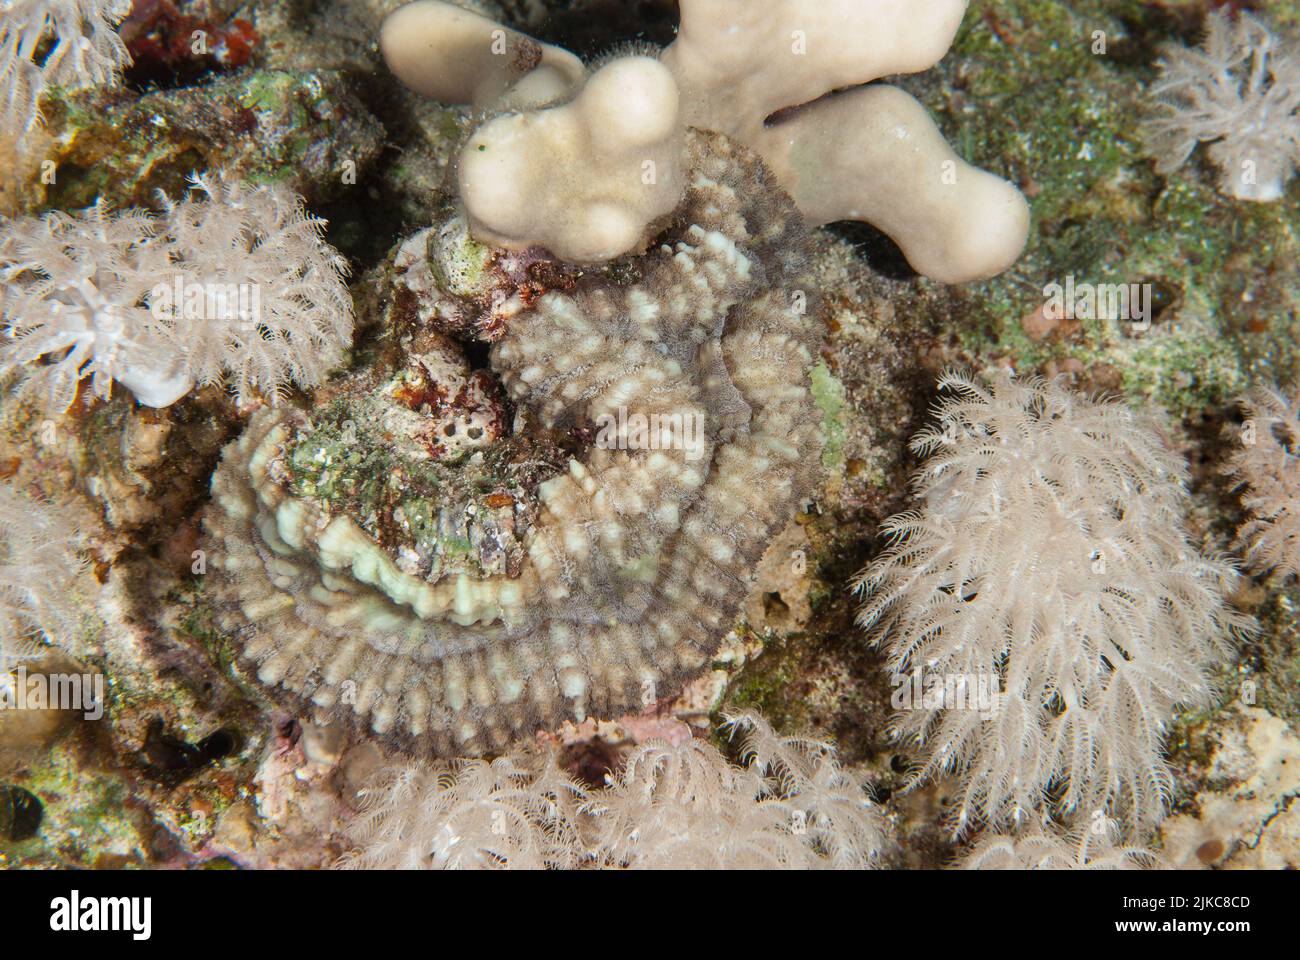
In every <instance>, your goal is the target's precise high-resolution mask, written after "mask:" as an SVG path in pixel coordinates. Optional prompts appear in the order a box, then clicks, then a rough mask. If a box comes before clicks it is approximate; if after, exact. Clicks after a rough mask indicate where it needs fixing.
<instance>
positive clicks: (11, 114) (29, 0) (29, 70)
mask: <svg viewBox="0 0 1300 960" xmlns="http://www.w3.org/2000/svg"><path fill="white" fill-rule="evenodd" d="M130 10H131V0H0V133H8V134H14V135H17V134H22V133H24V132H26V131H27V130H30V129H31V128H32V127H33V126H35V125H36V124H37V123H38V122H39V121H40V116H41V114H40V99H41V94H42V93H44V92H45V90H46V89H47V88H49V87H62V88H64V89H67V90H79V89H83V88H85V87H94V86H110V85H112V84H113V83H115V82H116V81H117V78H118V75H119V74H120V73H121V71H122V69H123V68H124V67H126V66H128V65H129V64H130V63H131V57H130V54H128V53H127V50H126V44H124V43H123V42H122V38H121V37H119V36H118V35H117V31H116V29H115V24H116V23H117V22H118V21H120V20H121V19H122V18H123V17H125V16H126V15H127V13H128V12H129V11H130ZM47 41H48V47H47Z"/></svg>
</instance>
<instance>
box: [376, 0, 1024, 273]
mask: <svg viewBox="0 0 1300 960" xmlns="http://www.w3.org/2000/svg"><path fill="white" fill-rule="evenodd" d="M681 7H682V22H681V28H680V30H679V32H678V37H677V39H676V40H675V41H674V42H673V43H672V44H671V45H670V46H669V47H668V48H666V49H665V50H664V51H663V52H662V54H661V56H660V61H661V63H662V64H663V67H664V68H666V69H663V70H655V69H654V67H653V66H652V64H651V61H650V58H649V57H647V56H644V55H637V56H628V57H621V58H616V59H615V60H613V61H611V62H610V63H609V64H607V65H606V66H605V67H604V68H602V69H601V70H599V71H597V72H596V73H595V74H594V75H592V76H591V78H590V79H589V80H587V81H586V86H583V82H582V81H583V76H582V74H581V73H580V72H577V71H575V70H574V67H573V64H572V63H570V62H568V61H563V60H562V59H560V58H559V56H558V54H557V53H556V52H555V51H554V50H553V48H543V47H542V46H541V45H540V44H537V43H536V42H532V43H531V46H530V45H529V42H528V41H527V39H526V38H520V37H519V35H517V34H514V33H512V32H508V31H506V30H505V29H504V28H503V27H501V26H500V25H498V24H495V23H493V22H492V21H490V20H487V19H485V18H482V17H478V16H477V15H469V14H467V13H466V12H465V11H462V10H460V9H459V8H457V7H455V6H453V5H452V4H449V3H442V2H438V0H419V2H417V3H412V4H409V5H407V6H406V7H403V8H402V9H400V10H398V11H397V12H395V13H394V14H392V15H391V16H390V17H389V18H388V20H387V21H386V22H385V25H384V28H383V32H382V36H381V46H382V47H383V50H384V53H385V57H386V59H387V61H388V63H389V66H390V67H391V68H392V69H393V71H394V73H396V74H397V76H398V77H399V78H400V79H401V80H402V81H403V82H404V83H406V84H407V85H408V86H410V87H411V88H412V89H415V90H417V91H420V92H424V93H428V94H429V95H433V96H437V97H439V98H440V99H443V100H445V101H447V102H458V103H473V104H474V105H476V106H480V107H483V106H491V107H492V108H493V109H495V110H504V111H508V113H507V114H506V115H505V116H502V117H498V118H496V119H493V120H490V121H489V122H488V123H486V124H484V125H483V126H482V127H481V128H480V129H479V130H478V131H477V132H476V134H475V136H474V137H473V138H471V140H470V142H469V143H468V144H467V145H466V147H465V149H464V151H463V152H462V155H461V162H460V167H459V171H460V172H459V193H460V197H461V200H462V201H463V202H464V204H465V207H466V209H467V210H468V212H469V214H470V220H471V225H472V226H473V227H474V229H475V236H476V237H477V238H479V239H484V240H487V241H489V242H495V243H503V242H505V243H508V244H510V245H512V246H515V247H516V248H520V249H522V248H525V247H527V246H528V245H530V244H532V243H541V244H543V245H547V246H549V247H550V249H551V250H552V252H553V253H555V254H556V255H557V256H561V257H569V258H571V259H578V260H586V261H602V260H607V259H610V258H611V257H615V256H619V255H621V254H624V253H627V252H628V251H631V250H634V249H638V248H640V247H641V246H643V245H644V244H645V243H647V242H648V241H650V240H651V239H653V237H654V234H655V233H656V232H657V230H658V229H660V228H661V227H662V223H661V222H660V221H661V218H662V217H663V216H664V215H665V214H666V213H667V212H668V211H669V210H671V208H672V206H673V202H674V200H675V199H676V197H677V196H680V184H679V182H678V178H677V177H676V176H675V174H676V172H677V170H678V166H679V164H678V163H677V162H675V161H674V159H673V158H674V154H675V153H677V152H679V149H680V148H679V147H678V146H677V144H678V143H679V142H680V137H675V136H673V135H672V134H673V129H674V128H675V127H680V125H682V124H686V125H688V126H693V127H697V128H701V129H707V130H712V131H717V132H721V133H725V134H726V135H728V136H730V137H732V138H735V139H738V140H740V141H741V142H743V143H745V144H746V145H747V146H749V147H751V148H752V149H754V150H756V151H757V152H758V153H759V155H760V156H761V157H762V158H763V160H764V162H765V163H766V164H767V165H768V167H769V168H770V169H771V170H772V171H773V172H774V173H775V175H776V177H777V178H778V179H779V180H780V182H781V184H782V186H783V187H784V188H785V189H786V190H788V191H789V192H790V193H791V195H792V196H793V197H794V199H795V202H796V204H797V205H798V206H799V208H800V210H801V211H802V212H803V213H804V214H805V215H806V216H807V217H808V218H809V221H810V222H811V223H813V224H814V225H819V224H822V223H827V222H830V221H832V220H838V219H858V220H867V221H869V222H871V223H873V224H875V225H876V226H878V227H879V228H880V229H882V230H884V231H885V232H886V233H888V234H889V235H890V236H891V237H893V238H894V239H895V240H896V241H897V242H898V243H899V245H900V247H901V248H902V249H903V251H904V253H905V254H906V256H907V257H908V260H909V261H910V262H911V263H912V265H913V266H914V267H916V269H917V270H919V271H921V272H923V273H925V274H927V275H929V276H932V277H935V278H936V279H940V280H944V281H946V282H954V283H955V282H963V281H966V280H973V279H977V278H980V277H985V276H990V275H992V274H996V273H999V272H1001V271H1002V270H1005V269H1006V268H1007V267H1008V266H1010V264H1011V263H1012V262H1014V260H1015V259H1016V257H1017V256H1019V254H1020V251H1021V249H1022V248H1023V246H1024V243H1025V239H1026V237H1027V234H1028V229H1029V210H1028V206H1027V205H1026V204H1025V201H1024V198H1023V197H1021V195H1020V193H1019V192H1018V191H1017V190H1016V189H1015V187H1013V186H1012V185H1011V184H1009V183H1007V182H1006V181H1004V180H1001V179H1000V178H998V177H995V176H993V175H991V174H988V173H985V172H983V171H980V170H977V169H975V168H973V167H971V166H969V165H967V164H966V163H965V162H963V161H962V160H961V158H960V157H959V156H958V155H957V154H956V153H955V152H953V151H952V150H951V149H950V148H949V147H948V146H947V144H946V143H945V142H944V140H943V137H942V135H941V134H940V133H939V131H938V129H937V127H936V126H935V125H934V123H933V121H932V120H931V119H930V118H929V116H928V115H927V114H926V111H925V109H924V108H923V107H921V105H920V104H919V103H917V101H915V100H914V99H912V98H911V97H910V96H908V95H907V94H905V93H903V92H902V91H900V90H897V89H894V88H889V87H881V86H870V87H858V88H857V89H854V90H851V91H848V92H846V93H843V94H840V95H837V96H832V97H826V98H823V95H824V94H827V93H829V92H830V91H832V90H834V89H837V88H841V87H847V86H851V85H854V84H865V83H867V82H868V81H871V80H875V79H878V78H880V77H882V76H886V75H888V74H892V73H900V72H911V71H917V70H923V69H926V68H928V67H930V66H933V65H934V63H936V62H937V61H938V60H939V58H940V57H942V55H943V53H944V52H945V51H946V50H947V48H948V46H949V45H950V44H951V42H952V38H953V35H954V34H955V32H956V29H957V25H958V24H959V23H960V22H961V17H962V14H963V12H964V11H965V8H966V2H965V0H925V2H924V3H923V4H921V8H922V9H919V10H918V9H916V7H917V5H916V4H914V3H913V4H906V3H901V2H898V0H836V2H834V3H825V2H817V3H812V2H808V0H781V2H780V3H778V4H776V5H775V8H772V5H768V6H766V7H764V8H763V9H762V10H761V11H760V10H759V9H758V8H757V7H756V6H754V5H752V4H746V3H743V2H740V0H713V2H708V3H704V2H699V0H684V2H683V3H682V4H681ZM498 46H500V47H502V48H503V49H500V50H498V49H496V47H498ZM489 51H491V52H495V53H497V54H498V55H497V56H496V57H495V58H493V57H492V56H491V54H490V53H489ZM506 53H511V55H510V56H506V55H505V54H506ZM532 64H540V66H539V67H538V71H539V72H537V73H530V72H528V70H527V69H526V68H527V67H528V66H529V65H532ZM535 77H540V79H534V78H535ZM512 81H513V82H514V83H515V86H514V87H510V86H509V84H510V82H512ZM618 88H622V96H620V95H619V94H618V93H616V92H615V91H616V90H617V89H618ZM485 91H488V92H487V93H485ZM502 91H504V92H502ZM494 96H495V99H493V97H494ZM566 98H571V99H569V100H568V102H559V103H557V101H565V100H566ZM819 98H821V99H819ZM813 101H816V102H813ZM794 108H799V109H797V110H796V109H794ZM769 119H771V120H774V122H772V123H767V122H765V121H768V120H769ZM593 129H596V130H599V136H598V137H596V138H595V139H594V140H593V138H592V135H591V131H592V130H593ZM556 210H567V213H566V215H565V216H563V217H561V218H559V219H558V221H557V218H556V217H555V211H556Z"/></svg>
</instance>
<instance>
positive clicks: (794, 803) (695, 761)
mask: <svg viewBox="0 0 1300 960" xmlns="http://www.w3.org/2000/svg"><path fill="white" fill-rule="evenodd" d="M726 730H727V731H728V732H729V733H730V734H731V735H732V736H734V735H735V734H736V733H740V734H742V735H743V736H742V747H741V755H742V765H740V766H736V765H733V764H731V763H729V762H728V761H727V759H726V758H725V757H724V756H723V755H722V754H721V753H720V752H719V751H718V750H717V748H715V747H713V746H711V745H710V744H707V743H704V742H702V741H700V740H687V741H686V742H684V743H681V744H679V745H676V746H673V745H670V744H668V743H665V742H662V741H651V742H648V743H645V744H642V745H641V746H640V747H638V748H636V750H634V751H633V752H632V754H631V755H630V756H629V757H628V758H627V760H626V761H625V763H624V765H623V768H622V770H621V771H620V772H619V773H617V774H616V775H612V776H611V777H610V779H609V782H608V783H607V785H606V786H605V787H603V788H602V789H599V790H589V789H587V788H586V787H584V786H583V785H581V784H579V783H577V782H576V781H574V780H572V779H571V778H570V777H569V776H567V775H566V774H565V773H564V771H563V770H562V769H561V768H560V767H559V765H558V762H557V758H556V755H555V753H554V752H552V751H549V750H534V751H528V752H516V753H514V754H511V755H509V756H505V757H501V758H498V759H496V760H493V761H491V762H488V761H485V760H461V761H457V762H455V763H451V764H438V765H436V766H418V765H403V766H400V767H396V768H394V769H391V770H389V771H386V772H385V773H384V774H383V775H382V776H381V777H380V778H378V780H377V781H376V783H375V785H374V786H372V787H370V788H369V789H368V791H367V793H366V802H365V809H364V810H363V812H362V814H361V815H360V816H358V817H357V818H356V819H355V820H354V821H353V822H352V823H351V824H350V827H349V832H350V834H351V835H352V837H353V838H354V840H355V841H356V842H357V844H358V848H357V850H356V851H355V852H354V853H353V854H352V855H351V856H349V857H348V858H347V859H346V861H345V864H346V865H347V866H352V867H367V868H374V867H401V868H414V869H419V868H426V869H427V868H447V867H452V868H456V867H459V868H476V869H483V868H512V869H520V868H529V869H537V868H543V867H548V868H573V867H598V868H611V867H613V868H633V869H689V868H701V869H772V868H784V869H810V868H816V867H862V866H868V865H870V864H871V863H872V862H873V861H874V860H875V858H876V857H877V855H878V853H879V851H880V848H881V846H882V844H883V830H882V827H883V825H882V822H881V818H880V816H879V814H878V812H877V811H876V809H875V807H874V806H873V805H872V804H871V802H870V800H868V799H867V797H866V795H865V793H864V792H863V789H862V787H861V786H859V785H858V784H857V783H856V782H855V781H854V780H853V779H852V778H851V777H849V776H848V775H846V774H845V773H844V772H843V771H842V770H840V768H839V765H838V764H837V763H836V761H835V756H834V751H833V750H831V749H830V748H829V747H827V746H826V745H825V744H822V743H819V742H817V741H809V740H802V739H797V738H788V737H779V736H777V735H776V733H775V732H773V730H772V728H771V727H769V726H768V725H767V724H766V723H765V722H764V721H763V720H762V719H761V718H760V717H758V716H757V715H755V714H752V713H745V714H741V715H739V716H736V717H731V718H729V719H728V720H727V723H726Z"/></svg>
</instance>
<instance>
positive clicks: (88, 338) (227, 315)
mask: <svg viewBox="0 0 1300 960" xmlns="http://www.w3.org/2000/svg"><path fill="white" fill-rule="evenodd" d="M200 195H204V196H205V199H202V200H201V199H199V196H200ZM164 203H165V207H166V210H165V213H164V214H162V215H153V214H150V213H148V212H146V211H141V210H128V211H124V212H120V213H111V212H110V211H108V210H107V209H106V208H105V206H104V205H103V204H102V203H100V204H96V205H95V206H94V207H91V208H90V209H88V210H84V211H82V212H81V213H79V214H77V215H76V216H69V215H67V214H64V213H58V212H55V213H50V214H47V215H46V216H45V217H44V218H41V219H34V218H24V219H18V220H12V221H6V222H0V316H2V317H3V319H4V338H3V342H0V373H3V375H5V376H9V377H13V378H16V379H17V380H18V381H19V390H20V391H21V392H22V393H24V394H26V395H33V396H35V398H36V399H37V401H38V402H39V403H40V404H42V405H43V406H45V407H46V408H47V409H49V410H51V411H65V410H67V409H68V408H69V407H70V406H71V405H72V404H73V402H74V401H75V399H76V397H77V391H78V389H79V387H80V385H81V382H82V381H83V380H85V379H87V378H88V379H89V380H90V389H91V391H92V392H93V393H94V394H95V395H96V396H98V397H108V396H109V394H110V392H111V390H112V385H113V382H114V381H117V382H118V383H121V384H122V385H123V386H125V387H127V388H128V389H129V390H131V392H132V393H133V394H134V395H135V397H136V399H138V400H139V401H140V402H141V403H143V404H146V405H148V406H153V407H165V406H169V405H170V404H172V403H175V402H176V401H177V400H178V399H180V398H181V397H182V396H184V395H185V394H186V393H187V392H189V391H190V390H191V389H192V388H193V386H194V384H195V382H196V381H197V382H200V383H218V382H225V383H228V385H229V386H230V388H231V389H232V390H233V392H234V393H235V394H236V397H237V399H238V400H239V401H240V402H245V401H247V400H249V399H251V398H252V397H253V396H254V395H257V394H261V395H264V396H269V397H270V398H272V399H275V398H276V397H277V396H278V394H280V393H281V392H283V391H284V389H285V388H286V387H287V386H288V385H289V384H290V383H295V384H297V385H299V386H302V387H313V386H317V385H319V384H320V383H321V382H322V381H323V380H324V377H325V374H326V372H328V370H329V369H330V368H331V367H332V366H333V365H334V364H336V363H337V362H338V361H339V360H340V359H341V358H342V354H343V351H344V350H345V349H346V348H347V347H348V346H349V345H350V343H351V339H352V299H351V297H350V296H349V294H348V291H347V288H346V286H345V285H344V283H343V277H344V275H345V273H346V265H345V263H344V261H343V259H342V258H341V257H340V256H339V255H338V254H337V253H336V252H334V250H333V249H332V248H331V247H329V246H328V245H327V244H326V243H324V241H323V240H322V239H321V229H322V227H323V221H321V220H319V219H316V218H314V217H310V216H308V215H306V213H305V212H304V210H303V205H302V200H301V199H300V198H299V197H297V196H296V195H295V194H293V192H292V191H290V190H288V189H287V188H285V187H283V186H256V187H250V186H247V185H245V184H242V183H239V182H237V181H233V180H230V179H227V178H225V177H222V176H219V175H218V176H215V177H209V178H205V177H202V176H196V177H194V178H193V188H192V190H191V191H190V194H189V195H188V196H187V197H185V198H183V199H181V200H179V201H178V202H171V201H167V200H166V199H165V198H164Z"/></svg>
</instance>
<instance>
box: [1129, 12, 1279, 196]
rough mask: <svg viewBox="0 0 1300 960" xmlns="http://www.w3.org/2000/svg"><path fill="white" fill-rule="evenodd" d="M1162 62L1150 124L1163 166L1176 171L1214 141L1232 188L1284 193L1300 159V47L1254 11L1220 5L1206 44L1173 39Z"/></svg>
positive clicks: (1213, 155) (1217, 161) (1214, 154)
mask: <svg viewBox="0 0 1300 960" xmlns="http://www.w3.org/2000/svg"><path fill="white" fill-rule="evenodd" d="M1160 66H1161V73H1160V77H1159V78H1158V79H1157V80H1156V82H1155V83H1154V84H1153V85H1152V86H1151V88H1150V93H1151V95H1152V96H1153V97H1154V98H1156V100H1157V104H1156V106H1155V110H1154V112H1153V116H1152V117H1151V118H1150V120H1149V121H1148V128H1147V142H1148V145H1149V147H1150V149H1151V151H1152V153H1153V154H1154V155H1155V157H1156V161H1157V162H1156V169H1157V170H1158V171H1159V172H1161V173H1171V172H1173V171H1174V170H1176V169H1178V168H1179V167H1180V166H1182V165H1183V164H1184V163H1185V162H1186V161H1187V158H1188V157H1189V156H1191V153H1192V151H1193V150H1194V149H1195V148H1196V145H1197V143H1206V142H1208V143H1210V147H1209V155H1210V160H1211V161H1212V162H1213V163H1214V165H1215V166H1216V167H1218V169H1219V174H1220V181H1219V182H1220V189H1221V190H1222V191H1223V192H1224V193H1227V194H1229V195H1230V196H1233V197H1237V198H1238V199H1242V200H1260V201H1268V200H1276V199H1278V198H1279V197H1281V196H1282V193H1283V191H1284V190H1285V188H1286V184H1287V182H1288V181H1289V180H1290V179H1291V177H1292V176H1294V174H1295V170H1296V165H1297V163H1300V49H1297V48H1296V46H1295V44H1294V43H1292V42H1289V41H1286V40H1283V39H1282V38H1280V37H1278V36H1275V35H1274V34H1273V33H1271V32H1270V31H1269V29H1268V28H1267V27H1266V26H1265V25H1264V24H1263V23H1261V22H1260V21H1259V20H1256V19H1255V18H1253V17H1251V16H1250V15H1249V14H1244V13H1243V14H1240V15H1239V16H1238V17H1237V18H1236V19H1235V20H1234V19H1232V18H1231V17H1230V16H1229V15H1228V14H1227V13H1224V12H1222V11H1219V12H1215V13H1211V14H1210V15H1209V17H1208V18H1207V20H1206V35H1205V42H1204V44H1203V45H1202V46H1201V47H1200V48H1199V49H1187V48H1184V47H1179V46H1172V45H1171V46H1167V47H1166V48H1165V51H1164V58H1163V60H1162V61H1161V63H1160Z"/></svg>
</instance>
